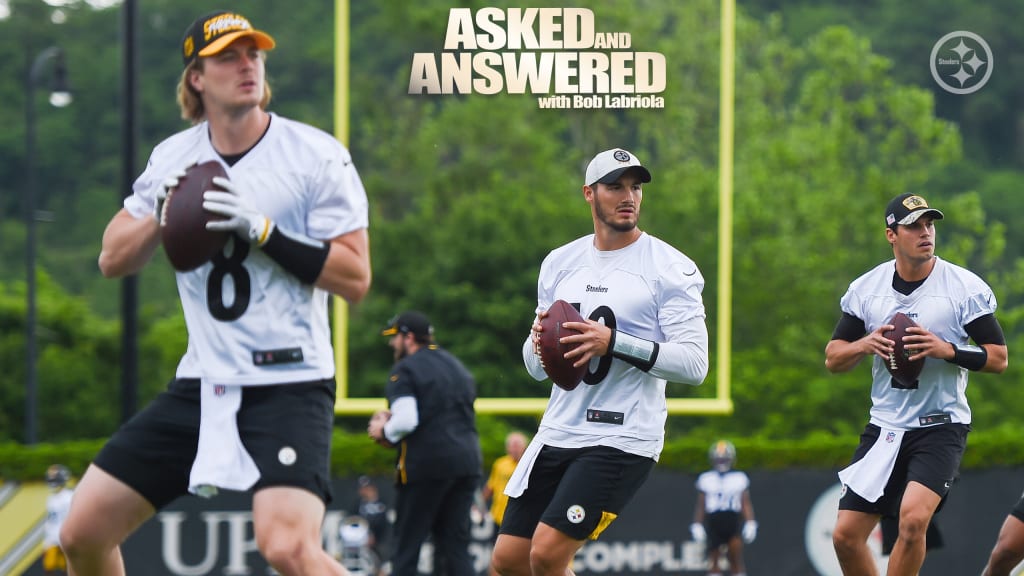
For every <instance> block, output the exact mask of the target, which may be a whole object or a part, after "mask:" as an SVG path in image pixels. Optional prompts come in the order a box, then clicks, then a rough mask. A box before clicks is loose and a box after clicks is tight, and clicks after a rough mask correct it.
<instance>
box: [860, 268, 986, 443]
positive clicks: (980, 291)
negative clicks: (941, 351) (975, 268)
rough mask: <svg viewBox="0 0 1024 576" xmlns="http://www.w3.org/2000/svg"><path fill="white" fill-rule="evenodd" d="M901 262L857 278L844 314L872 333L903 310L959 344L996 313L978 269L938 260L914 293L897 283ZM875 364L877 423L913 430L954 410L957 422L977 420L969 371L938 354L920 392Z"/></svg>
mask: <svg viewBox="0 0 1024 576" xmlns="http://www.w3.org/2000/svg"><path fill="white" fill-rule="evenodd" d="M895 270H896V262H895V260H890V261H889V262H886V263H884V264H880V265H878V266H877V267H875V268H874V269H873V270H871V271H869V272H868V273H866V274H864V275H863V276H861V277H860V278H857V279H856V280H854V281H853V282H852V283H851V284H850V288H849V290H847V292H846V294H845V295H844V296H843V298H842V300H840V305H841V307H842V310H843V312H846V313H847V314H850V315H852V316H856V317H857V318H860V319H861V320H863V321H864V327H865V328H866V329H867V331H868V332H873V331H874V330H876V329H877V328H878V327H879V326H883V325H885V324H889V323H890V322H889V321H890V320H891V319H892V317H893V315H895V314H896V313H897V312H903V313H904V314H906V315H907V316H909V317H910V318H912V319H913V320H914V321H915V322H917V323H918V324H919V325H921V326H922V327H924V328H926V329H927V330H928V331H930V332H931V333H933V334H935V335H936V336H938V337H939V338H941V339H943V340H946V341H947V342H952V343H954V344H957V345H960V346H962V345H966V344H967V343H968V336H967V332H966V331H965V330H964V326H966V325H967V324H970V323H971V322H972V321H973V320H975V319H977V318H979V317H981V316H984V315H986V314H994V313H995V311H996V297H995V295H994V294H993V293H992V289H991V288H989V286H988V284H986V283H985V281H984V280H982V279H981V278H979V277H978V276H977V275H976V274H974V273H973V272H971V271H969V270H967V269H965V268H962V267H960V266H957V265H955V264H951V263H949V262H946V261H944V260H942V259H940V258H938V257H936V258H935V267H934V268H933V269H932V273H931V274H930V275H929V276H928V278H927V279H926V280H925V281H924V283H923V284H921V285H920V286H918V287H917V289H915V290H914V291H913V292H911V293H910V294H909V295H903V294H900V293H899V292H897V291H896V290H894V289H893V287H892V278H893V274H894V273H895ZM873 358H874V361H873V364H872V365H871V376H872V384H871V403H872V406H871V423H872V424H875V425H878V426H881V427H883V428H895V429H902V430H907V429H911V428H920V427H922V425H923V424H922V422H921V421H920V420H919V419H920V418H921V417H923V416H927V415H932V414H948V415H949V416H950V421H951V422H954V423H963V424H970V423H971V409H970V407H969V406H968V405H967V394H966V392H967V369H966V368H961V367H960V366H957V365H956V364H953V363H951V362H946V361H945V360H940V359H938V358H926V359H925V361H924V368H923V369H922V370H921V376H920V377H919V378H918V383H919V384H918V388H917V389H916V390H906V389H899V388H893V387H892V382H891V381H892V378H891V377H890V375H889V372H888V370H886V368H885V363H884V361H883V360H882V359H881V358H879V357H878V356H877V355H876V356H874V357H873Z"/></svg>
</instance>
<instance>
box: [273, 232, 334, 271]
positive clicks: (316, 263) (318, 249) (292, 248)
mask: <svg viewBox="0 0 1024 576" xmlns="http://www.w3.org/2000/svg"><path fill="white" fill-rule="evenodd" d="M262 248H263V252H264V253H265V254H266V255H267V256H270V258H271V259H272V260H273V261H274V262H277V263H278V264H280V265H281V267H282V268H284V269H285V270H287V271H289V272H291V273H292V274H294V275H295V277H296V278H298V279H299V280H301V281H302V282H303V283H305V284H312V283H314V282H316V279H317V278H319V277H320V272H321V271H322V270H323V269H324V263H325V262H327V253H328V252H330V250H331V247H330V245H328V244H327V243H326V242H322V241H320V240H313V239H312V238H307V237H305V236H300V235H298V234H294V233H290V232H285V231H284V230H281V227H280V226H274V227H273V230H272V231H271V232H270V237H269V238H267V241H266V242H265V243H264V244H263V246H262Z"/></svg>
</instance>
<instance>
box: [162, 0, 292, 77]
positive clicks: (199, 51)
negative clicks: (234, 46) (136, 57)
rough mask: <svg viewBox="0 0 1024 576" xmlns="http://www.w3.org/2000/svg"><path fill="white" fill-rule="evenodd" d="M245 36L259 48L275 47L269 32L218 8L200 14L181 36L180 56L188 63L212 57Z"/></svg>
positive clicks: (269, 48) (236, 14) (242, 17)
mask: <svg viewBox="0 0 1024 576" xmlns="http://www.w3.org/2000/svg"><path fill="white" fill-rule="evenodd" d="M243 36H251V37H252V39H253V40H255V41H256V47H257V48H259V49H260V50H273V48H274V46H275V45H276V43H275V42H274V39H273V38H271V36H270V34H267V33H266V32H263V31H262V30H256V29H255V28H253V27H252V24H250V23H249V20H248V19H246V17H245V16H242V15H241V14H239V13H237V12H231V11H228V10H217V11H216V12H210V13H209V14H207V15H205V16H200V17H199V18H197V19H196V21H195V22H193V23H192V24H191V25H189V27H188V29H186V30H185V36H184V37H183V38H182V39H181V59H182V61H183V62H184V63H185V66H188V65H189V64H191V63H192V62H194V61H195V60H196V59H197V58H199V57H200V56H213V55H214V54H216V53H218V52H220V51H221V50H223V49H225V48H227V46H228V45H229V44H231V43H232V42H234V41H235V40H237V39H239V38H242V37H243Z"/></svg>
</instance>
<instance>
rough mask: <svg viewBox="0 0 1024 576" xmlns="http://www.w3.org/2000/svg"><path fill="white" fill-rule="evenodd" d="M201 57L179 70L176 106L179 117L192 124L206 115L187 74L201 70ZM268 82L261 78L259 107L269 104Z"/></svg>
mask: <svg viewBox="0 0 1024 576" xmlns="http://www.w3.org/2000/svg"><path fill="white" fill-rule="evenodd" d="M202 69H203V59H202V58H197V59H195V60H193V61H192V62H191V63H190V64H189V65H188V66H186V67H185V70H183V71H182V72H181V78H179V79H178V98H177V99H178V108H179V109H180V110H181V118H182V119H183V120H188V121H189V122H191V123H193V124H199V123H200V122H202V121H203V118H205V117H206V109H205V108H204V107H203V98H202V96H201V95H200V94H199V92H196V89H195V88H193V87H192V83H191V82H189V81H188V76H189V74H191V73H192V72H193V71H202ZM270 96H271V91H270V82H269V81H268V80H267V79H266V77H264V78H263V98H260V108H261V109H263V110H266V108H267V106H268V105H269V104H270Z"/></svg>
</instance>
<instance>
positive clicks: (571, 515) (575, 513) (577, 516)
mask: <svg viewBox="0 0 1024 576" xmlns="http://www.w3.org/2000/svg"><path fill="white" fill-rule="evenodd" d="M627 156H628V155H627ZM565 517H566V518H567V519H568V520H569V522H572V523H573V524H579V523H580V522H583V519H584V518H586V517H587V512H586V511H585V510H584V509H583V506H580V505H579V504H573V505H572V506H569V509H568V510H566V511H565Z"/></svg>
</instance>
